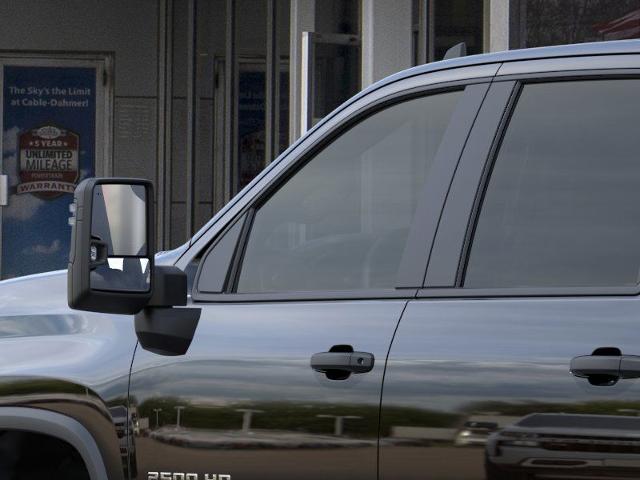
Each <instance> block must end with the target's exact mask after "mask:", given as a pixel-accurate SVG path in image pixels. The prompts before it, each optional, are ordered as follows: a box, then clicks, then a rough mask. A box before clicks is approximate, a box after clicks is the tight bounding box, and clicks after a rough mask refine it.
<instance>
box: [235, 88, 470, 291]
mask: <svg viewBox="0 0 640 480" xmlns="http://www.w3.org/2000/svg"><path fill="white" fill-rule="evenodd" d="M459 98H460V92H449V93H443V94H439V95H434V96H430V97H422V98H416V99H413V100H409V101H406V102H404V103H402V104H398V105H395V106H392V107H389V108H386V109H385V110H382V111H380V112H378V113H376V114H374V115H373V116H371V117H368V118H367V119H365V120H364V121H362V122H360V123H359V124H357V125H355V126H354V127H353V128H351V129H350V130H349V131H347V132H345V133H343V134H342V135H341V136H340V137H338V138H337V139H336V140H335V141H333V143H331V144H330V145H329V146H328V147H326V148H325V149H324V150H323V151H322V152H321V153H319V154H318V155H316V156H315V157H314V158H313V159H312V160H311V161H310V162H308V163H307V164H306V165H305V166H304V167H303V168H302V169H300V170H299V171H298V172H297V173H296V174H295V175H294V176H293V177H291V178H290V179H289V180H288V181H287V182H286V183H285V184H284V185H283V186H282V187H281V188H280V189H279V190H278V191H277V192H276V193H275V194H274V195H273V196H272V197H271V198H270V199H269V200H268V201H267V202H266V203H265V204H264V205H263V206H262V207H261V208H260V209H259V210H258V211H257V212H256V216H255V219H254V222H253V227H252V231H251V233H250V235H249V241H248V244H247V246H246V252H245V256H244V261H243V265H242V269H241V274H240V278H239V283H238V291H239V292H278V291H296V290H297V291H304V290H306V291H310V290H348V289H362V288H383V287H393V286H394V283H395V277H396V273H397V269H398V265H399V263H400V257H401V255H402V252H403V249H404V245H405V242H406V239H407V234H408V232H409V226H410V224H411V220H412V217H413V213H414V210H415V207H416V203H417V200H418V198H419V194H420V191H421V188H422V185H423V183H424V181H425V178H426V175H427V174H428V170H429V166H430V164H431V162H432V161H433V158H434V157H435V153H436V150H437V148H438V145H439V144H440V141H441V139H442V137H443V134H444V131H445V129H446V127H447V124H448V123H449V119H450V117H451V114H452V111H453V109H454V107H455V105H456V102H457V101H458V99H459Z"/></svg>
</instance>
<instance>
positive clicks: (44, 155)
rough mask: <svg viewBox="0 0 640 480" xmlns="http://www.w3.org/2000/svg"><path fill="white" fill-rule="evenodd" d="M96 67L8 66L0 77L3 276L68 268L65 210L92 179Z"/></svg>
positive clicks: (58, 64)
mask: <svg viewBox="0 0 640 480" xmlns="http://www.w3.org/2000/svg"><path fill="white" fill-rule="evenodd" d="M96 88H97V84H96V68H90V67H77V66H70V65H69V66H66V65H65V61H64V60H62V59H60V60H57V59H52V60H51V66H31V65H6V66H4V68H3V77H2V130H3V132H2V134H3V136H2V170H3V173H4V174H6V175H8V176H9V193H10V195H9V204H8V206H6V207H2V262H1V265H2V272H1V273H2V278H8V277H15V276H19V275H25V274H28V273H35V272H43V271H48V270H56V269H60V268H66V266H67V261H68V260H67V258H68V254H69V240H70V233H71V231H70V228H69V225H68V223H67V220H68V217H69V210H68V209H69V204H70V203H71V201H72V200H73V195H72V194H73V191H74V189H75V187H76V185H77V184H78V182H79V181H80V180H82V179H84V178H86V177H91V176H94V175H95V173H94V172H95V142H96Z"/></svg>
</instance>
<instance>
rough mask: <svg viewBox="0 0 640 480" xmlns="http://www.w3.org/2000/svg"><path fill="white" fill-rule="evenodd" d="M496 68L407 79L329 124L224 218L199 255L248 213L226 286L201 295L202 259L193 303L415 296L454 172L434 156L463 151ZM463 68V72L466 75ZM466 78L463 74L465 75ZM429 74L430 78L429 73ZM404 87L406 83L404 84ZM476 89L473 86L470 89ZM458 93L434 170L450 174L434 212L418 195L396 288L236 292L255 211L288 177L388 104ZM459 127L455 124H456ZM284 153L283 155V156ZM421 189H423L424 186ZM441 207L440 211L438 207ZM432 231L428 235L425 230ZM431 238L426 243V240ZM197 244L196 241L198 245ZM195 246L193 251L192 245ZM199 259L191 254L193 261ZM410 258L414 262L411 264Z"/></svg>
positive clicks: (493, 65) (482, 67) (491, 66)
mask: <svg viewBox="0 0 640 480" xmlns="http://www.w3.org/2000/svg"><path fill="white" fill-rule="evenodd" d="M498 66H499V64H492V65H483V66H479V67H470V68H464V69H458V70H459V71H458V72H456V73H457V74H458V75H459V76H460V77H461V78H464V79H463V80H458V79H449V80H448V81H441V82H438V81H437V78H435V79H434V80H435V81H434V82H433V83H431V84H429V83H428V82H427V81H426V80H427V79H428V78H429V77H426V78H425V77H424V76H423V78H422V82H420V81H419V77H418V78H415V77H414V78H411V79H409V80H408V81H407V80H405V81H402V82H398V84H397V85H395V88H394V89H393V91H391V92H388V93H386V94H384V95H379V96H377V97H375V96H374V98H373V99H371V100H368V99H366V98H365V99H363V100H365V101H363V102H361V103H362V104H361V105H360V106H359V108H356V109H355V110H354V111H353V112H351V113H350V114H349V115H347V116H346V118H344V119H342V121H340V122H336V124H334V125H331V126H330V128H327V129H326V130H325V131H324V132H323V135H321V136H320V138H319V139H318V140H316V141H314V142H312V143H311V144H310V145H309V146H308V148H306V149H304V150H303V151H301V152H300V153H299V154H298V155H295V156H294V160H293V161H292V162H291V163H290V164H289V165H288V166H287V168H286V169H284V170H283V171H281V172H280V173H279V174H278V175H277V176H274V177H273V178H271V179H270V181H268V182H267V184H266V185H264V186H263V188H262V189H261V190H260V191H259V192H258V193H257V194H256V195H249V196H250V197H251V198H250V200H249V201H248V202H247V203H246V204H245V205H244V206H243V207H242V208H241V209H238V210H237V211H236V212H234V214H233V216H228V218H229V220H228V221H225V224H226V225H225V227H224V228H222V229H221V232H220V233H219V234H217V235H216V236H215V238H214V239H213V240H210V241H209V242H207V245H206V246H205V247H204V248H203V249H201V250H200V252H201V253H202V254H201V256H200V258H201V259H204V258H206V256H207V255H208V253H209V250H210V249H211V248H214V246H215V244H216V243H217V241H218V239H219V238H221V236H222V235H224V234H225V233H226V231H228V229H229V228H230V227H231V226H232V225H233V224H234V222H235V221H236V220H238V219H240V217H241V216H242V215H244V214H245V213H247V216H246V219H245V225H244V226H243V231H242V233H241V234H240V237H239V241H238V244H237V245H236V249H235V252H234V255H233V260H232V262H231V265H230V271H229V272H228V274H227V282H226V285H225V289H224V292H223V293H210V292H201V291H199V290H198V280H199V277H200V271H201V269H202V267H203V264H204V262H202V261H200V263H199V265H198V269H197V271H196V274H195V277H194V286H193V289H192V293H191V297H192V300H193V301H196V302H260V301H300V300H346V299H373V298H413V297H414V296H415V293H416V291H417V289H418V287H419V286H420V283H421V282H420V279H421V278H423V277H424V272H425V271H426V265H427V256H426V255H425V253H426V252H425V239H428V241H427V242H426V243H427V244H428V245H430V242H432V241H433V238H434V237H435V230H436V227H437V220H438V219H439V217H440V214H441V212H442V206H443V204H444V199H445V196H446V190H448V187H449V183H450V182H451V180H452V178H453V172H454V170H455V166H456V165H457V162H451V161H446V162H444V161H440V162H436V160H437V159H438V158H441V157H442V158H449V156H450V155H452V154H453V155H456V156H457V158H458V159H459V155H460V154H461V152H462V149H463V148H464V144H465V142H466V139H467V135H468V134H469V132H470V129H471V126H472V125H473V122H474V121H475V118H476V114H477V112H478V110H479V109H480V106H481V104H482V102H483V100H484V98H485V96H486V93H487V91H488V89H489V85H490V82H491V79H492V78H493V76H494V75H495V73H496V72H497V69H498ZM465 70H466V72H465ZM470 70H473V71H475V72H476V76H475V77H474V76H473V75H469V71H470ZM465 73H466V74H467V76H463V75H464V74H465ZM431 76H433V74H432V75H431ZM407 84H408V85H407ZM470 87H474V88H470ZM456 90H461V91H462V97H461V99H460V101H459V103H458V105H457V106H456V108H455V109H454V114H453V116H452V121H451V122H450V124H449V126H448V127H447V130H446V132H445V137H444V138H443V140H442V143H443V144H444V143H445V139H448V142H449V145H448V147H447V148H445V149H444V150H445V151H441V150H440V149H438V153H437V155H436V159H434V163H433V166H436V163H440V164H443V165H446V172H448V175H446V177H445V179H446V180H445V181H444V182H441V183H442V190H443V191H442V199H441V202H440V203H439V204H438V203H436V208H435V210H436V211H433V210H432V211H431V212H428V211H427V212H425V210H427V209H426V208H425V205H424V201H423V200H424V192H423V193H421V194H420V197H421V198H422V199H423V200H421V201H420V202H419V203H418V206H417V208H416V213H415V215H414V222H413V223H412V225H411V227H410V232H409V237H408V239H407V244H406V246H405V251H404V253H403V256H402V261H401V265H400V269H399V274H398V285H397V286H396V288H387V289H362V290H338V291H331V290H326V291H325V290H322V291H287V292H273V293H236V292H235V288H236V286H237V282H238V277H239V272H240V269H241V262H242V257H243V255H244V250H245V248H246V245H247V240H248V236H249V235H250V231H251V227H252V221H253V218H254V216H255V212H256V211H257V210H258V209H259V208H260V206H261V205H263V204H264V203H265V202H266V201H268V199H269V198H270V197H271V195H273V193H275V192H276V191H277V190H278V188H279V187H280V186H281V185H282V184H283V183H284V182H286V181H287V180H288V179H289V178H290V177H291V176H292V175H295V173H297V172H298V171H299V170H300V169H301V168H302V167H303V166H304V165H306V163H307V162H309V161H311V160H312V159H313V158H315V156H316V154H317V153H318V152H320V151H321V150H322V149H324V148H325V147H326V146H327V145H328V144H329V143H331V142H332V141H333V140H334V139H336V138H337V137H338V136H340V135H342V134H343V133H345V132H346V131H348V130H349V129H351V128H352V127H353V126H354V125H355V124H357V123H359V122H361V121H363V120H365V119H366V118H367V117H369V116H371V115H374V114H376V113H377V112H379V111H380V110H383V109H385V108H388V107H390V106H392V105H395V104H398V103H402V102H405V101H410V100H412V99H414V98H418V97H423V96H429V95H435V94H439V93H445V92H449V91H456ZM456 114H457V116H458V117H459V119H461V120H462V121H463V122H466V123H465V124H464V125H463V126H466V129H465V130H460V128H457V127H454V128H452V124H453V119H454V116H456ZM458 127H459V126H458ZM285 154H286V152H285ZM252 186H254V188H255V187H256V185H255V182H254V183H252V184H250V185H249V187H248V189H249V190H250V189H251V187H252ZM425 190H427V185H426V184H425ZM437 205H439V207H438V206H437ZM425 213H428V214H425ZM425 217H429V218H431V219H432V220H433V221H432V222H430V223H429V222H426V221H424V220H425ZM415 219H421V220H423V221H420V222H416V221H415ZM429 229H431V231H429ZM429 236H430V239H429ZM197 243H200V242H197ZM192 248H193V247H192ZM196 256H197V255H193V257H192V258H195V257H196ZM421 257H424V262H422V261H420V262H417V261H415V260H416V258H421ZM408 259H411V260H412V261H409V260H408Z"/></svg>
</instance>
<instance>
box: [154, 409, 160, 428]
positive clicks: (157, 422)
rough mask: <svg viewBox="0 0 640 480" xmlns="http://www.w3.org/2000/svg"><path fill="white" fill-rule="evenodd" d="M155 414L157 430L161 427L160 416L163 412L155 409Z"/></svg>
mask: <svg viewBox="0 0 640 480" xmlns="http://www.w3.org/2000/svg"><path fill="white" fill-rule="evenodd" d="M153 411H154V412H156V428H159V427H160V416H159V413H160V412H161V411H162V409H161V408H154V409H153Z"/></svg>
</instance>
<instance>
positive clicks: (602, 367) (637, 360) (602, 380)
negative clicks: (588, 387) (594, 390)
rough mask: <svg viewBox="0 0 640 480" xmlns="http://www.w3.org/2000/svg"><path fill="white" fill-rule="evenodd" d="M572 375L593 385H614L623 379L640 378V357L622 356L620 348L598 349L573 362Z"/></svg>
mask: <svg viewBox="0 0 640 480" xmlns="http://www.w3.org/2000/svg"><path fill="white" fill-rule="evenodd" d="M570 371H571V373H572V374H573V375H574V376H576V377H579V378H586V379H587V380H589V383H591V384H592V385H600V386H604V385H614V384H615V383H617V381H618V380H620V379H621V378H640V356H638V355H622V352H621V351H620V349H618V348H612V347H603V348H597V349H595V350H594V351H593V353H592V354H591V355H582V356H579V357H575V358H573V359H572V360H571V364H570Z"/></svg>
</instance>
